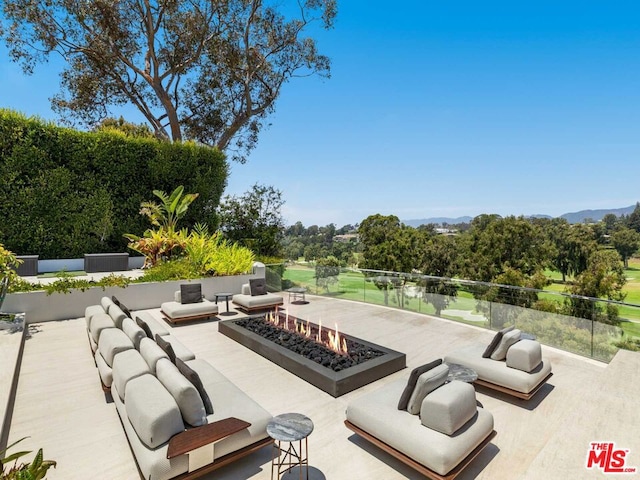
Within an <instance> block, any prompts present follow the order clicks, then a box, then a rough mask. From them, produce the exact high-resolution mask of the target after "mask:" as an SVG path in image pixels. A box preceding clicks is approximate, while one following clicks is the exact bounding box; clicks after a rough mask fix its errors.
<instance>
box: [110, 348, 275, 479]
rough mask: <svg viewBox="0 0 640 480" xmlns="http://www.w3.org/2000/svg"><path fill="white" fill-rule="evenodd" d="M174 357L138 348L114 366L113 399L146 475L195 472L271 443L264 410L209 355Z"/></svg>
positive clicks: (178, 476)
mask: <svg viewBox="0 0 640 480" xmlns="http://www.w3.org/2000/svg"><path fill="white" fill-rule="evenodd" d="M145 340H146V339H145ZM176 363H177V364H178V366H176V365H174V364H173V363H172V362H171V361H170V360H169V358H168V357H167V356H166V355H162V354H161V353H160V352H158V351H157V350H156V351H154V352H148V351H145V350H142V349H141V351H140V352H137V351H136V350H131V351H128V352H126V353H125V354H121V355H118V356H117V357H116V361H115V363H114V366H113V386H112V395H113V399H114V403H115V404H116V408H117V411H118V414H119V415H120V419H121V421H122V424H123V426H124V430H125V433H126V435H127V439H128V441H129V444H130V445H131V449H132V451H133V453H134V455H135V458H136V461H137V463H138V466H139V468H140V470H141V472H142V474H143V477H144V478H145V479H146V480H167V479H186V478H196V477H199V476H201V475H204V474H206V473H208V472H211V471H213V470H215V469H217V468H220V467H222V466H224V465H227V464H228V463H230V462H232V461H234V460H236V459H238V458H241V457H243V456H245V455H248V454H249V453H251V452H253V451H255V450H257V449H259V448H262V447H263V446H265V445H269V444H271V443H272V441H273V440H272V439H271V438H269V436H268V435H267V432H266V427H267V423H268V422H269V421H270V420H271V418H272V416H271V415H270V414H269V413H268V412H267V411H266V410H264V409H263V408H262V407H261V406H260V405H258V404H257V403H256V402H255V401H254V400H252V399H251V398H249V397H248V396H247V395H246V394H245V393H244V392H242V391H241V390H240V389H239V388H238V387H236V386H235V385H234V384H233V383H231V382H230V381H229V380H228V379H227V378H226V377H224V376H223V375H222V374H220V373H219V372H218V371H217V370H216V369H215V368H213V367H212V366H211V365H210V364H209V363H207V362H206V361H204V360H200V359H194V360H190V361H187V362H181V361H180V360H179V359H178V360H177V361H176ZM196 385H198V387H199V388H196ZM199 390H200V391H199ZM214 445H215V446H214Z"/></svg>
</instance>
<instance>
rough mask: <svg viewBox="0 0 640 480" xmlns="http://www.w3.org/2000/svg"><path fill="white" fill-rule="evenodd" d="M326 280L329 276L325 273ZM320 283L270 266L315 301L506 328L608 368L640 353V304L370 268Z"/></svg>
mask: <svg viewBox="0 0 640 480" xmlns="http://www.w3.org/2000/svg"><path fill="white" fill-rule="evenodd" d="M325 273H327V272H326V270H325ZM328 273H334V274H335V273H337V275H326V276H324V277H322V278H318V277H316V271H315V269H314V268H313V267H307V266H303V265H293V266H291V265H289V266H287V267H286V268H283V266H282V265H268V266H267V283H268V284H269V285H272V286H273V289H274V290H276V289H277V286H280V289H281V290H286V289H287V288H289V287H293V286H301V287H305V288H307V291H308V292H309V293H311V294H315V295H326V296H331V297H334V298H341V299H347V300H357V301H361V302H366V303H371V304H375V305H385V306H388V307H394V308H399V309H402V310H407V311H411V312H416V313H424V314H428V315H434V316H438V317H442V318H447V319H450V320H455V321H458V322H463V323H467V324H470V325H475V326H478V327H482V328H487V329H491V330H499V329H501V328H504V327H505V326H509V325H514V326H515V327H516V328H518V329H520V330H522V331H524V332H527V333H529V334H532V335H534V336H535V337H536V338H537V339H538V340H539V341H540V342H541V343H543V344H545V345H549V346H553V347H557V348H560V349H562V350H565V351H568V352H572V353H576V354H579V355H583V356H586V357H590V358H594V359H597V360H600V361H604V362H609V361H610V360H611V359H612V358H613V357H614V355H615V354H616V353H617V351H618V350H619V349H620V348H628V349H638V348H640V305H634V304H628V303H623V302H616V301H608V300H601V299H596V298H589V297H580V296H575V295H570V294H566V293H563V292H558V291H554V290H536V289H528V288H520V287H513V286H509V285H497V284H491V283H486V282H474V281H469V280H460V279H452V278H441V277H432V276H426V275H420V274H408V273H398V272H387V271H380V270H365V269H340V271H339V272H337V271H334V272H331V271H329V272H328Z"/></svg>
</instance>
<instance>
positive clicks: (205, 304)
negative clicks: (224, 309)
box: [160, 284, 218, 324]
mask: <svg viewBox="0 0 640 480" xmlns="http://www.w3.org/2000/svg"><path fill="white" fill-rule="evenodd" d="M160 310H161V311H162V314H163V315H164V318H165V320H167V321H168V322H169V323H172V324H175V323H178V322H188V321H191V320H198V319H203V318H209V317H211V316H213V315H217V313H218V305H217V304H216V303H214V302H210V301H209V300H207V299H206V298H204V296H203V295H202V292H201V286H200V284H186V285H181V286H180V290H176V292H175V293H174V300H173V301H172V302H164V303H163V304H162V305H160Z"/></svg>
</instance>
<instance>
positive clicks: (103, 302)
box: [100, 297, 115, 313]
mask: <svg viewBox="0 0 640 480" xmlns="http://www.w3.org/2000/svg"><path fill="white" fill-rule="evenodd" d="M100 305H102V308H103V309H104V313H107V312H108V311H109V307H110V306H111V305H115V304H114V303H113V300H111V299H110V298H109V297H102V298H101V299H100Z"/></svg>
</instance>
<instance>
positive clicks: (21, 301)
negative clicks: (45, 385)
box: [2, 263, 265, 323]
mask: <svg viewBox="0 0 640 480" xmlns="http://www.w3.org/2000/svg"><path fill="white" fill-rule="evenodd" d="M264 275H265V268H264V265H263V264H261V263H256V264H255V265H254V269H253V273H251V274H247V275H233V276H225V277H210V278H202V279H199V280H180V281H172V282H162V283H132V284H130V285H129V286H128V287H126V288H120V287H109V288H106V289H105V290H103V289H102V288H100V287H96V288H90V289H88V290H85V291H84V292H82V291H79V290H74V291H72V292H71V293H67V294H64V293H54V294H53V295H47V294H46V293H45V292H44V291H38V292H28V293H9V294H7V297H6V298H5V300H4V303H3V304H2V311H3V312H7V313H18V312H24V313H26V314H27V315H26V321H27V323H36V322H46V321H51V320H66V319H70V318H78V317H83V316H84V310H85V308H87V307H88V306H89V305H96V304H98V303H100V299H101V298H102V297H104V296H109V297H110V296H112V295H115V296H116V297H118V299H119V300H120V301H121V302H122V303H124V304H125V305H126V306H127V308H129V310H142V309H147V308H158V307H160V304H161V303H163V302H167V301H171V300H173V293H174V292H175V291H176V290H180V284H183V283H189V282H191V283H201V284H202V293H203V294H204V296H205V298H206V299H207V300H213V299H214V293H216V292H228V293H240V290H241V288H242V284H243V283H247V282H249V279H251V278H264Z"/></svg>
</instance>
